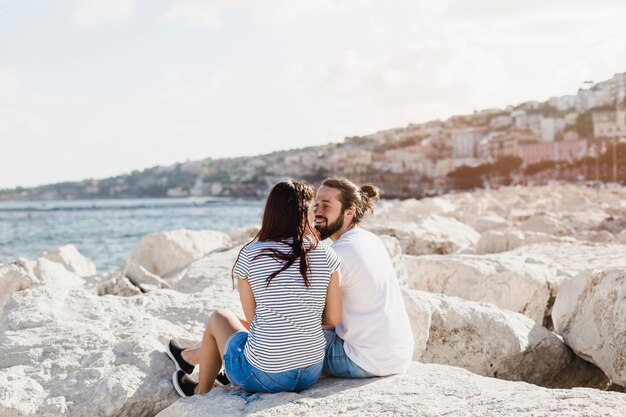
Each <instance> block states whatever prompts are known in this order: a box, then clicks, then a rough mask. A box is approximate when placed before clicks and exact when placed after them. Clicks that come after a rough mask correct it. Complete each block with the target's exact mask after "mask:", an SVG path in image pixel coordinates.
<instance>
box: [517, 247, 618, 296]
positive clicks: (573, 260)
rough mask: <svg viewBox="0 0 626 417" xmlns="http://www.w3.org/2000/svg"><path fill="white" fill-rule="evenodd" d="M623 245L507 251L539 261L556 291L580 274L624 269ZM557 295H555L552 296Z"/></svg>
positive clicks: (528, 248) (523, 248) (529, 248)
mask: <svg viewBox="0 0 626 417" xmlns="http://www.w3.org/2000/svg"><path fill="white" fill-rule="evenodd" d="M624 253H626V246H625V245H622V244H607V243H592V242H577V241H562V242H560V243H541V244H532V245H527V246H524V247H522V248H518V249H515V250H512V251H510V252H508V254H510V255H511V256H525V257H528V258H532V259H533V260H534V261H535V262H541V263H543V264H545V265H547V266H548V267H549V268H550V269H551V270H553V271H554V274H555V276H554V279H555V288H558V285H559V284H560V282H562V281H563V280H565V279H569V278H572V277H574V276H576V275H578V274H580V273H581V272H583V271H586V270H593V271H601V270H603V269H607V268H619V267H624V268H626V256H624ZM554 295H556V293H555V294H554Z"/></svg>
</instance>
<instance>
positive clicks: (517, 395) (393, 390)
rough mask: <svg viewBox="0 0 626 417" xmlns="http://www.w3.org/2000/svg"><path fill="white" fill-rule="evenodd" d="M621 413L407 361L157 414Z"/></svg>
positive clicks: (595, 396)
mask: <svg viewBox="0 0 626 417" xmlns="http://www.w3.org/2000/svg"><path fill="white" fill-rule="evenodd" d="M624 413H626V403H624V394H620V393H616V392H602V391H598V390H593V389H584V388H579V389H574V390H557V389H546V388H541V387H537V386H535V385H531V384H526V383H523V382H510V381H499V380H496V379H493V378H485V377H482V376H478V375H475V374H472V373H470V372H468V371H465V370H463V369H460V368H454V367H450V366H443V365H432V364H420V363H413V364H412V365H411V367H410V369H409V370H408V372H406V373H404V374H400V375H395V376H391V377H386V378H372V379H366V380H354V379H352V380H351V379H337V378H324V379H322V380H320V382H319V383H318V384H316V385H314V386H313V387H312V388H310V389H308V390H305V391H303V392H301V393H298V394H296V393H279V394H254V395H251V394H246V393H244V392H242V391H239V390H236V389H233V388H217V389H214V390H212V391H211V392H210V393H209V394H207V395H200V396H194V397H191V398H186V399H181V400H179V401H177V402H176V403H175V404H174V405H172V406H171V407H169V408H167V409H165V410H163V411H162V412H161V413H159V414H158V416H157V417H180V416H185V417H210V416H250V417H254V416H256V417H260V416H315V417H336V416H347V417H353V416H354V417H362V416H371V417H380V416H406V417H410V416H420V417H443V416H455V417H475V416H482V417H501V416H508V417H518V416H519V417H522V416H524V417H526V416H542V417H572V416H583V415H584V416H605V417H623V415H624Z"/></svg>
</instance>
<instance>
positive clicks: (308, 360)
mask: <svg viewBox="0 0 626 417" xmlns="http://www.w3.org/2000/svg"><path fill="white" fill-rule="evenodd" d="M291 243H292V240H291V239H285V240H284V242H274V241H261V242H253V243H251V244H249V245H247V246H246V247H244V249H243V250H242V251H241V253H240V256H239V259H238V260H237V263H236V264H235V268H234V274H235V275H236V276H239V277H240V278H242V279H246V280H248V282H249V284H250V287H251V288H252V292H253V294H254V299H255V301H256V312H255V316H254V320H253V321H252V323H251V326H250V336H249V340H248V343H247V344H246V347H245V355H246V358H247V359H248V361H249V362H250V363H251V364H252V365H254V366H255V367H257V368H259V369H261V370H263V371H266V372H282V371H285V370H289V369H295V368H301V367H305V366H308V365H311V364H314V363H318V362H320V361H322V360H323V358H324V344H325V340H324V335H323V332H322V329H321V317H322V313H323V311H324V305H325V300H326V290H327V288H328V283H329V280H330V276H331V274H332V273H333V272H335V271H336V270H337V269H338V268H339V259H338V258H337V255H336V254H335V253H334V252H333V251H332V249H331V248H330V247H329V246H327V245H324V244H321V243H320V244H318V245H317V247H316V248H314V249H312V250H310V251H309V252H308V257H309V267H310V269H309V273H308V276H307V277H308V280H309V284H310V285H309V287H307V286H306V285H305V283H304V280H303V278H302V275H301V273H300V260H299V259H296V260H295V262H294V263H293V264H292V265H291V266H290V267H289V268H287V269H286V270H284V271H282V272H281V273H279V274H278V275H277V276H275V277H274V278H273V279H272V280H271V282H270V284H269V285H267V278H268V277H269V276H270V275H271V274H272V273H273V272H275V271H277V270H279V269H280V268H281V266H282V265H283V264H284V262H285V261H283V260H280V259H276V258H275V257H273V256H271V255H272V250H277V251H280V252H281V253H289V251H290V250H291ZM309 246H310V245H309V244H308V243H307V244H306V247H307V249H308V248H309Z"/></svg>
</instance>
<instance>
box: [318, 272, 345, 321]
mask: <svg viewBox="0 0 626 417" xmlns="http://www.w3.org/2000/svg"><path fill="white" fill-rule="evenodd" d="M340 280H341V276H340V275H339V271H338V270H337V271H335V272H333V274H332V275H331V276H330V282H329V283H328V289H326V305H325V306H324V313H323V314H322V326H331V327H332V326H336V325H337V324H338V323H339V322H340V321H341V311H342V305H341V288H340V287H339V281H340Z"/></svg>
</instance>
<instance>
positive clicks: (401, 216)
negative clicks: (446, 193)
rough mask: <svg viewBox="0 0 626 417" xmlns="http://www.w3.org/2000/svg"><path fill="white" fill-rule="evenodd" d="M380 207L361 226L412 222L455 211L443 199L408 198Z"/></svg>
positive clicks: (449, 203) (452, 205)
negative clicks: (431, 215)
mask: <svg viewBox="0 0 626 417" xmlns="http://www.w3.org/2000/svg"><path fill="white" fill-rule="evenodd" d="M381 206H382V207H377V210H376V212H375V213H374V215H373V216H369V217H366V218H365V220H364V223H363V224H364V225H366V227H367V226H369V225H375V224H381V223H389V222H392V223H394V222H395V223H397V222H414V221H419V220H420V219H421V218H423V217H424V216H428V215H430V214H438V215H441V216H447V215H451V214H453V213H454V212H455V211H456V207H455V205H454V204H452V203H451V202H450V201H449V200H447V199H446V198H445V197H433V198H424V199H421V200H416V199H414V198H409V199H407V200H403V201H393V202H391V203H389V204H382V205H381Z"/></svg>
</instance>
